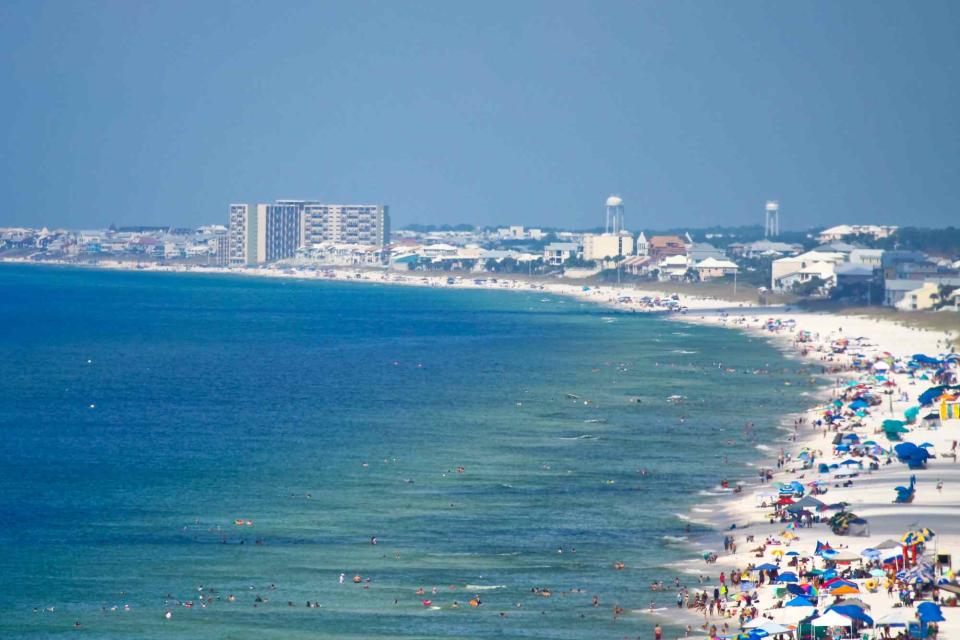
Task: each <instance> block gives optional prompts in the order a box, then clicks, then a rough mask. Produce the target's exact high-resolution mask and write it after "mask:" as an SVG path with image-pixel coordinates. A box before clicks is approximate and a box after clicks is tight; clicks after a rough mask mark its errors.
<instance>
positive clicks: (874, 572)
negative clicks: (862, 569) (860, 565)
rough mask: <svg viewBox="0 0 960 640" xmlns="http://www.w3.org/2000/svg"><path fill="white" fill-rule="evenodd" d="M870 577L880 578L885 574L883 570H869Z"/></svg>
mask: <svg viewBox="0 0 960 640" xmlns="http://www.w3.org/2000/svg"><path fill="white" fill-rule="evenodd" d="M870 575H871V576H873V577H874V578H882V577H884V576H885V575H887V572H886V571H884V570H883V569H870Z"/></svg>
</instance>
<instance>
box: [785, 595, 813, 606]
mask: <svg viewBox="0 0 960 640" xmlns="http://www.w3.org/2000/svg"><path fill="white" fill-rule="evenodd" d="M783 606H785V607H812V606H813V603H812V602H810V601H809V600H808V599H807V598H805V597H804V596H797V597H796V598H794V599H792V600H788V601H787V603H786V604H784V605H783Z"/></svg>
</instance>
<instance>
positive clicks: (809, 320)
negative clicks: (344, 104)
mask: <svg viewBox="0 0 960 640" xmlns="http://www.w3.org/2000/svg"><path fill="white" fill-rule="evenodd" d="M0 264H29V265H37V266H65V267H71V268H92V269H98V270H121V271H147V272H163V273H181V274H182V273H200V274H213V275H235V276H247V277H269V278H288V279H299V280H321V281H336V282H354V283H357V282H361V283H368V284H386V285H397V286H427V287H435V288H459V289H464V288H469V289H487V290H504V291H539V292H542V293H548V294H553V295H560V296H565V297H571V298H574V299H576V300H579V301H581V302H589V303H593V304H597V305H599V306H601V307H603V308H607V309H610V310H616V311H621V312H624V313H634V312H640V313H651V312H654V313H661V314H663V315H664V316H666V317H667V318H668V319H670V320H674V321H680V322H687V323H691V324H703V325H711V326H718V327H723V328H727V329H737V330H740V331H741V332H743V333H745V334H747V335H749V336H751V337H759V338H763V339H764V340H766V341H767V342H768V343H770V344H771V345H772V346H774V347H775V348H777V349H778V350H779V351H780V352H781V353H783V354H784V355H785V357H788V358H799V359H800V360H801V361H803V362H807V363H810V364H811V365H814V366H820V367H825V368H827V371H825V372H824V373H823V374H813V375H814V376H815V377H817V376H825V377H826V379H824V380H822V384H818V385H816V387H813V388H811V389H809V394H810V400H811V406H810V408H809V409H807V410H805V411H803V412H801V413H798V414H792V415H782V416H778V422H779V424H778V429H782V430H783V431H784V433H783V434H782V435H781V434H779V433H778V434H777V437H776V438H773V439H770V440H769V441H768V442H765V443H764V445H765V447H766V449H761V448H759V447H758V449H757V450H758V453H760V454H761V455H760V457H759V458H758V460H757V467H752V469H753V470H754V471H758V470H759V468H761V465H762V467H763V468H771V467H772V468H774V469H776V467H777V456H778V449H779V454H780V455H783V454H786V453H792V454H794V455H795V452H796V451H798V450H800V449H801V448H803V447H809V448H811V449H819V450H821V451H823V453H824V454H825V455H823V456H821V459H826V458H829V449H830V448H831V440H830V439H829V438H828V437H827V436H828V434H829V435H833V434H834V433H836V432H828V431H825V430H824V431H820V430H817V429H811V428H810V424H811V423H812V422H813V421H814V420H815V419H816V417H817V416H818V415H820V414H822V411H823V409H824V404H825V403H826V402H829V401H830V400H832V398H833V397H835V395H836V393H837V390H838V389H839V388H840V387H839V380H841V379H849V378H851V377H852V378H856V377H857V376H855V375H854V373H853V372H852V371H850V370H849V365H850V360H851V358H850V357H849V356H848V355H846V354H842V355H835V354H832V353H830V351H829V345H830V343H831V342H832V341H833V340H834V339H837V338H839V337H853V338H856V337H861V336H862V337H866V338H867V340H866V341H864V342H865V346H864V348H863V351H865V352H867V351H869V352H870V353H873V354H880V353H884V352H887V353H889V354H890V355H891V356H893V357H896V358H909V357H910V356H911V355H912V354H913V353H925V354H928V355H934V356H935V355H937V354H939V353H941V352H943V351H946V350H949V349H950V346H949V344H950V340H951V338H952V335H951V334H950V333H949V332H941V331H933V330H928V329H920V328H913V327H907V326H903V325H900V324H897V323H895V322H892V321H890V320H885V319H884V320H880V319H872V318H866V317H862V316H839V315H834V314H831V313H826V312H809V311H800V310H793V309H790V308H789V307H785V306H780V305H772V306H764V307H761V306H758V305H754V304H751V303H739V302H730V301H723V300H717V299H713V298H706V297H696V296H689V295H676V296H668V294H665V293H663V292H658V291H656V290H655V289H650V290H646V289H635V288H632V287H620V288H618V287H615V286H610V285H600V286H588V287H585V286H583V285H573V284H565V283H533V282H529V281H526V280H523V279H522V278H518V279H513V278H508V279H503V278H501V277H499V276H497V277H491V276H490V275H487V274H484V275H483V276H481V275H479V274H478V276H477V278H476V279H478V280H484V281H485V282H484V284H476V283H475V282H474V278H472V277H469V275H467V277H464V278H461V279H459V280H455V281H454V282H453V283H452V284H449V283H448V276H446V275H444V276H436V275H430V274H429V273H425V272H389V271H382V272H381V271H363V270H358V269H348V268H343V267H339V268H332V269H329V270H324V271H313V272H299V271H294V270H279V269H226V268H216V267H192V268H187V267H166V266H156V265H150V266H146V267H144V266H138V265H137V264H136V263H126V262H111V263H101V264H96V265H83V264H71V263H63V262H35V261H22V260H0ZM357 276H359V277H357ZM494 280H496V282H493V281H494ZM644 296H649V297H651V298H654V299H657V298H659V299H661V300H664V299H670V300H675V301H676V304H677V306H682V307H684V308H685V311H683V312H677V311H669V307H668V306H666V304H663V303H657V304H650V303H648V302H644V301H641V300H639V298H642V297H644ZM771 322H772V323H773V324H772V325H771V324H770V323H771ZM770 326H775V327H779V328H777V330H770V329H769V327H770ZM802 331H809V332H810V334H811V336H813V338H812V340H811V341H810V342H807V343H803V345H804V346H803V348H802V349H798V346H799V345H798V343H797V341H796V336H798V335H799V333H800V332H802ZM891 378H894V379H896V384H897V386H898V390H900V391H902V392H904V393H905V394H906V400H897V401H896V402H894V401H893V400H892V398H891V400H890V409H893V408H894V405H896V407H895V408H896V412H895V415H897V416H899V415H900V414H902V412H903V411H904V410H905V409H906V408H907V407H910V406H912V405H914V404H916V397H917V396H918V395H919V393H920V392H922V391H924V390H925V386H921V385H917V384H916V383H915V381H912V380H909V379H906V378H903V377H902V375H901V374H891ZM886 404H887V403H886V400H884V403H883V405H881V406H880V407H879V408H878V410H877V412H876V415H871V416H869V419H868V420H866V424H865V428H866V429H869V430H873V431H875V430H876V429H877V428H878V426H879V424H878V423H879V422H880V421H881V420H882V419H883V418H885V417H894V414H890V413H888V412H887V406H886ZM801 418H802V419H803V422H804V424H803V425H802V426H801V427H799V428H791V425H790V422H791V421H793V422H794V424H798V423H797V421H798V420H800V419H801ZM948 424H949V423H948ZM912 430H913V431H917V432H920V433H921V434H922V437H923V439H924V440H930V441H931V442H932V443H934V446H935V448H936V451H937V452H938V453H939V452H941V451H942V450H944V449H945V448H948V444H949V440H952V439H956V438H957V436H958V435H960V434H958V433H957V431H956V428H955V426H945V427H944V428H942V429H940V430H939V431H938V432H937V433H936V434H933V433H927V432H926V431H921V430H919V429H912ZM873 431H868V433H872V432H873ZM877 439H878V440H880V438H879V437H878V438H877ZM918 442H919V441H918ZM883 444H889V443H883ZM837 459H839V458H837ZM944 462H945V461H944V460H943V459H941V458H939V457H938V459H936V460H934V461H932V462H931V465H930V470H927V471H924V472H920V473H919V474H918V480H920V488H919V489H918V492H917V493H918V498H919V501H918V502H917V503H914V504H909V505H889V504H886V503H889V502H891V499H890V498H891V497H892V493H893V486H894V485H895V484H896V483H901V484H906V482H908V481H907V480H906V478H907V477H908V476H909V475H911V472H909V471H908V470H907V469H906V467H905V466H903V465H901V464H899V463H893V464H890V465H887V466H881V468H880V469H879V470H876V471H872V472H870V473H866V474H864V475H863V476H861V477H860V478H857V479H855V481H854V483H853V486H852V487H839V486H833V485H834V484H835V483H834V482H830V485H831V486H830V488H829V490H828V496H829V497H828V498H826V499H825V500H826V501H828V502H833V501H835V500H837V499H838V498H842V499H843V501H845V502H849V503H851V510H853V511H855V512H856V513H858V515H862V516H864V517H867V518H868V519H870V522H871V535H870V536H869V537H865V538H850V537H838V536H836V535H834V534H832V533H831V532H830V531H829V530H826V529H824V528H823V527H822V526H819V525H815V528H814V529H810V530H807V529H799V530H798V531H797V536H798V537H797V538H796V539H794V540H792V541H790V542H789V543H787V546H790V547H791V548H792V549H795V550H797V551H799V552H801V553H803V554H812V552H813V543H814V542H816V540H817V539H820V540H829V541H830V542H831V543H832V544H835V545H838V544H843V543H846V544H847V545H848V546H849V547H850V549H851V550H852V551H858V550H859V549H862V548H864V547H868V546H873V544H875V543H876V542H879V541H880V540H883V539H885V538H891V537H893V538H894V539H898V538H899V536H900V535H901V534H902V533H903V532H905V531H906V530H908V529H909V528H912V526H913V523H914V521H916V520H918V519H919V520H921V522H919V523H918V525H917V526H930V527H931V528H932V529H934V530H935V531H936V532H937V534H938V537H937V544H938V545H939V547H940V548H941V549H944V548H946V549H947V551H948V552H950V551H953V550H955V549H960V465H954V468H953V469H949V468H947V467H948V465H949V464H950V463H947V464H944ZM931 471H934V472H933V473H931ZM798 474H799V475H798ZM720 475H722V472H721V474H720ZM753 475H754V479H753V480H752V481H747V482H745V483H744V489H743V491H742V493H740V494H733V493H728V494H726V495H718V496H713V497H710V498H708V499H706V500H701V501H698V502H695V503H694V504H693V506H692V507H691V508H690V509H689V510H688V512H687V514H686V515H687V516H688V519H690V520H691V521H694V522H698V523H704V524H706V525H707V526H709V527H710V528H711V529H712V530H713V531H712V532H711V533H709V534H706V536H702V537H700V540H698V541H693V540H688V541H687V542H686V544H687V545H688V546H689V547H690V548H691V550H692V549H695V548H697V547H701V548H702V549H706V548H707V547H708V545H710V544H713V543H714V542H715V541H716V540H720V539H721V536H722V535H723V534H725V533H727V532H730V531H731V529H729V528H728V527H729V526H730V524H731V523H735V524H736V530H735V538H736V539H737V542H738V544H742V546H743V547H744V548H743V549H741V550H738V551H737V552H735V553H726V552H724V553H718V558H717V560H716V563H715V564H704V563H703V561H702V559H701V560H697V559H696V557H695V556H693V554H692V553H691V556H693V557H691V559H689V560H686V561H679V562H677V563H675V564H674V565H669V566H675V567H676V570H677V571H678V572H683V573H684V574H685V575H691V576H694V575H697V574H704V573H706V574H708V575H709V574H710V573H716V572H718V571H721V570H726V571H729V570H730V569H731V568H733V567H745V566H747V565H748V564H750V563H751V562H764V561H769V558H767V557H766V555H765V554H760V555H759V556H758V555H757V554H755V553H754V552H752V551H751V550H750V549H748V548H747V547H748V545H747V544H743V543H742V538H743V536H744V535H753V536H754V537H755V538H756V539H757V540H762V539H764V538H766V539H772V538H775V537H777V536H782V530H783V528H784V527H783V525H782V524H779V523H777V524H773V525H771V524H770V523H769V522H768V521H767V519H766V517H764V514H765V513H766V511H763V510H758V508H757V506H756V505H757V496H758V495H760V494H761V493H762V492H763V491H764V490H767V489H765V487H766V488H768V487H769V486H770V484H769V483H761V482H759V478H758V475H757V474H756V473H754V474H753ZM815 475H816V471H815V470H813V469H808V470H806V473H800V472H794V473H793V474H791V472H790V471H787V470H786V469H777V470H776V472H775V473H774V476H773V480H774V481H784V480H786V481H789V480H790V479H791V478H793V477H799V478H801V479H809V477H811V476H815ZM935 479H944V480H945V485H946V486H947V487H949V489H948V490H947V491H946V492H943V493H941V492H939V491H938V492H937V493H936V494H933V496H934V497H936V496H937V495H939V496H940V498H941V499H939V500H937V501H935V502H933V503H926V501H925V500H924V498H926V497H929V496H930V495H931V493H932V485H933V483H934V481H935ZM864 480H866V482H864ZM880 483H885V484H884V486H883V487H877V486H876V485H878V484H880ZM951 495H952V496H953V498H951ZM944 498H945V499H946V500H944ZM891 506H892V507H893V508H891ZM875 521H877V524H876V525H874V522H875ZM931 521H936V524H931ZM951 521H952V522H951ZM874 529H876V532H874ZM745 530H746V531H748V532H749V533H747V534H744V533H743V532H744V531H745ZM749 546H752V545H749ZM761 557H763V558H764V559H763V560H761V559H759V558H761ZM716 584H718V583H716V582H715V581H711V582H710V585H711V586H713V585H716ZM667 590H668V591H671V590H672V589H671V588H670V587H667ZM758 595H759V598H758V600H757V601H756V603H755V604H756V606H757V608H758V609H759V610H760V615H765V614H768V615H772V616H774V617H776V614H778V613H779V612H781V611H783V610H779V611H778V610H775V609H771V606H772V605H773V602H774V598H773V597H772V594H767V593H765V592H759V593H758ZM874 595H875V594H869V595H867V594H865V595H864V596H863V598H864V600H865V601H867V602H868V603H870V604H872V605H873V606H874V611H873V613H874V614H875V615H874V617H878V616H879V615H880V611H883V610H886V609H888V608H889V606H890V604H892V602H893V601H892V600H891V601H890V602H889V603H887V602H886V600H888V598H887V597H886V595H885V594H884V595H883V596H882V598H881V599H880V601H879V602H878V601H877V599H876V598H873V597H872V596H874ZM885 604H886V606H884V605H885ZM955 611H956V610H955ZM955 611H950V610H949V609H947V610H945V611H944V614H945V616H946V618H947V621H946V622H943V623H941V630H942V631H943V632H953V633H957V634H958V637H960V613H955ZM631 613H643V614H648V613H649V614H650V615H652V616H654V618H661V619H662V618H664V617H665V618H666V620H667V621H668V622H670V623H671V624H673V625H680V626H682V625H685V624H691V625H693V623H694V622H698V623H699V622H700V620H701V617H700V616H699V615H698V614H696V613H695V612H694V611H693V610H688V609H672V608H667V609H666V610H661V611H656V612H648V611H646V610H644V609H632V610H631ZM678 618H680V619H678ZM724 621H726V622H728V623H730V627H731V629H732V630H736V629H738V628H739V625H738V624H734V623H733V620H732V619H730V618H719V617H716V616H714V617H710V618H709V619H708V622H707V624H717V625H718V626H719V625H720V624H722V622H724ZM694 628H695V629H696V627H694ZM945 637H952V636H951V635H949V634H948V635H946V636H945Z"/></svg>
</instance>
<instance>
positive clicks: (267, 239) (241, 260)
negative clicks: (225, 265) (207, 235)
mask: <svg viewBox="0 0 960 640" xmlns="http://www.w3.org/2000/svg"><path fill="white" fill-rule="evenodd" d="M307 203H308V201H303V200H278V201H277V203H276V204H257V205H253V204H232V205H230V231H229V243H230V250H229V253H230V258H229V264H230V266H232V267H237V266H244V265H252V264H263V263H265V262H274V261H275V260H283V259H284V258H289V257H290V256H292V255H293V254H294V253H295V252H296V250H297V247H299V246H300V218H301V212H302V211H303V207H304V205H305V204H307Z"/></svg>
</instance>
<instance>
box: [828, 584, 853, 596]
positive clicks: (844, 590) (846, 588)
mask: <svg viewBox="0 0 960 640" xmlns="http://www.w3.org/2000/svg"><path fill="white" fill-rule="evenodd" d="M854 593H860V588H859V587H857V586H855V585H849V584H842V585H840V586H839V587H833V588H831V589H830V595H832V596H846V595H851V594H854Z"/></svg>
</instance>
